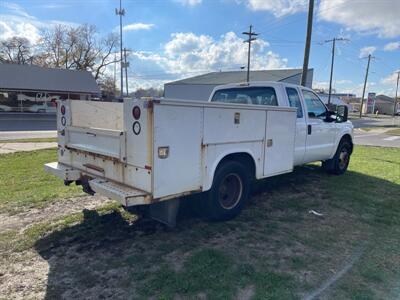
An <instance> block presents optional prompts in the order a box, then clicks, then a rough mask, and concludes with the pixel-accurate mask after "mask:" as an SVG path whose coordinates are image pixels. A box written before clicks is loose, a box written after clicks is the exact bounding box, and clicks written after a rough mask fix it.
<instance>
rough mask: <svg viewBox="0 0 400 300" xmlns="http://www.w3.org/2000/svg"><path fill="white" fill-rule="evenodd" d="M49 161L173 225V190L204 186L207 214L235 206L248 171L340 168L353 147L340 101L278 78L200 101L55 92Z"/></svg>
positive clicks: (67, 178)
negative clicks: (333, 107)
mask: <svg viewBox="0 0 400 300" xmlns="http://www.w3.org/2000/svg"><path fill="white" fill-rule="evenodd" d="M57 110H58V111H57V129H58V162H53V163H48V164H46V165H45V169H46V171H48V172H50V173H53V174H55V175H57V176H59V177H60V178H62V179H63V180H64V182H65V184H67V185H68V184H70V183H72V182H76V184H81V185H82V186H83V190H84V191H85V192H87V193H89V194H94V193H99V194H102V195H105V196H107V197H109V198H112V199H116V200H119V201H120V202H121V204H122V205H123V206H125V207H130V206H139V205H150V207H149V208H150V214H151V216H152V217H153V218H155V219H158V220H160V221H162V222H165V223H168V224H170V225H174V222H175V217H176V211H177V208H178V206H179V201H180V200H179V198H180V197H181V196H185V195H189V194H193V193H200V192H205V194H204V197H202V199H201V201H203V203H202V204H203V205H202V207H203V209H204V210H205V211H207V214H208V216H210V217H211V218H212V219H218V220H226V219H229V218H232V217H234V216H236V215H237V214H238V213H239V212H240V211H241V209H242V208H243V205H244V203H245V202H246V199H247V198H248V196H249V190H250V183H251V181H252V180H253V179H261V178H265V177H270V176H275V175H279V174H283V173H288V172H291V171H292V170H293V167H294V166H297V165H302V164H305V163H308V162H314V161H322V166H323V167H324V168H325V169H326V170H327V171H328V172H330V173H334V174H342V173H343V172H345V171H346V169H347V166H348V164H349V159H350V155H351V153H352V150H353V142H352V139H353V126H352V124H351V122H349V121H347V107H338V109H337V112H336V113H334V112H331V111H329V110H328V109H327V108H326V107H325V105H324V104H323V103H322V101H321V100H320V99H319V98H318V96H317V95H316V94H315V93H314V92H313V91H312V90H311V89H308V88H305V87H301V86H297V85H291V84H286V83H282V82H255V83H242V84H230V85H224V86H219V87H217V88H215V90H214V91H213V93H212V95H211V97H210V99H209V101H208V102H199V101H182V100H173V99H162V98H161V99H156V98H142V99H124V101H123V103H111V102H91V101H78V100H59V101H58V106H57Z"/></svg>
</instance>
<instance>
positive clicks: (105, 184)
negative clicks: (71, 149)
mask: <svg viewBox="0 0 400 300" xmlns="http://www.w3.org/2000/svg"><path fill="white" fill-rule="evenodd" d="M44 169H45V171H46V172H48V173H51V174H53V175H55V176H57V177H59V178H61V179H63V180H65V181H76V180H80V179H81V178H82V177H83V176H85V177H89V181H88V183H89V186H90V188H91V189H92V190H93V191H94V192H96V193H99V194H101V195H103V196H106V197H108V198H111V199H114V200H118V201H119V202H120V203H121V204H122V205H123V206H126V207H128V206H135V205H144V204H151V202H152V197H151V195H150V194H149V193H146V192H144V191H141V190H138V189H135V188H132V187H130V186H127V185H124V184H120V183H116V182H113V181H109V180H107V179H103V178H93V175H90V174H85V173H84V172H82V171H80V170H78V169H74V168H72V167H69V166H66V165H64V164H61V163H58V162H52V163H48V164H45V165H44Z"/></svg>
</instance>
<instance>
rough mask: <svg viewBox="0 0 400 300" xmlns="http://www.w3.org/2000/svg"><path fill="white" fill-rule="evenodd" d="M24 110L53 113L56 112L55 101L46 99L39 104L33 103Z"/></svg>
mask: <svg viewBox="0 0 400 300" xmlns="http://www.w3.org/2000/svg"><path fill="white" fill-rule="evenodd" d="M26 111H28V112H34V113H55V112H57V108H56V102H54V101H53V102H51V101H47V102H43V103H41V104H34V105H32V106H29V107H27V108H26Z"/></svg>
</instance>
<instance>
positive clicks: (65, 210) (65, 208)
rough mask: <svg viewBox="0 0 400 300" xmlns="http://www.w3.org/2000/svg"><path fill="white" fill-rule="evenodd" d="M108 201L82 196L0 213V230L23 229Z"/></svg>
mask: <svg viewBox="0 0 400 300" xmlns="http://www.w3.org/2000/svg"><path fill="white" fill-rule="evenodd" d="M109 202H111V201H110V200H108V199H107V198H106V197H102V196H84V197H76V198H70V199H65V200H62V201H55V202H52V203H50V204H49V205H48V206H46V207H44V208H31V209H29V210H25V211H23V212H21V213H17V214H8V213H0V232H4V231H6V230H18V231H23V230H24V229H26V227H27V226H29V225H31V224H34V223H38V222H43V221H51V220H54V219H58V218H60V217H62V216H67V215H70V214H73V213H77V212H80V211H82V210H83V209H95V208H96V207H98V206H100V205H102V204H106V203H109Z"/></svg>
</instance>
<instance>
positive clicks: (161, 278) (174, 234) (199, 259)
mask: <svg viewBox="0 0 400 300" xmlns="http://www.w3.org/2000/svg"><path fill="white" fill-rule="evenodd" d="M254 191H255V192H254V195H253V198H252V201H250V203H249V205H248V207H247V208H246V209H245V210H244V211H243V213H242V214H241V216H239V217H237V218H236V219H234V220H232V221H229V222H225V223H208V222H205V221H202V220H199V219H198V218H197V217H196V216H195V215H194V214H193V213H192V212H191V210H190V207H191V201H198V200H199V199H196V198H192V199H188V200H186V199H185V202H186V203H185V204H186V205H184V213H183V214H182V217H181V220H180V222H179V223H178V226H177V228H175V229H167V228H165V227H164V226H162V225H160V224H158V223H157V222H154V221H151V220H147V219H139V220H138V221H136V222H134V223H131V222H129V221H127V220H126V218H125V217H124V216H123V215H121V213H120V211H118V210H113V211H111V212H107V213H104V214H99V213H98V212H97V211H95V210H85V211H84V219H83V221H82V222H80V223H78V224H76V225H72V226H70V227H67V228H65V229H62V230H59V231H55V232H53V233H51V234H49V235H47V236H45V237H43V238H41V239H40V240H38V241H37V242H36V244H35V249H36V250H37V251H38V253H39V254H40V255H41V256H42V257H43V258H44V259H45V260H47V261H48V263H49V273H48V283H47V292H46V298H47V299H54V298H56V299H58V298H73V297H77V298H134V299H135V298H138V299H139V298H147V297H150V296H156V297H157V298H163V297H164V298H168V299H170V298H173V297H174V296H175V295H177V294H178V295H184V296H189V297H199V298H201V297H203V296H204V295H206V296H208V297H211V298H213V299H221V298H224V299H228V298H232V297H235V296H237V294H238V293H239V292H240V290H241V289H243V290H244V291H247V293H248V294H249V295H250V296H254V297H255V298H258V299H282V298H285V299H292V298H293V299H296V298H298V297H299V295H304V294H305V293H307V292H310V291H311V290H313V289H315V288H317V286H310V282H301V281H299V280H298V278H297V277H296V276H294V275H293V274H294V273H296V274H297V273H299V274H303V273H304V272H308V271H309V269H308V265H309V264H308V262H306V261H303V260H302V259H303V258H302V257H297V258H298V259H292V258H291V257H290V255H289V257H288V254H287V253H289V254H290V253H295V252H296V251H297V249H295V248H294V247H295V244H294V243H293V240H294V239H295V237H296V234H298V235H299V236H300V235H301V232H296V230H297V231H301V230H302V228H304V224H303V223H304V222H308V219H307V218H309V214H308V210H309V209H310V207H311V208H316V209H318V208H319V207H321V205H325V206H324V207H325V208H326V207H327V206H326V205H328V206H330V205H333V206H334V207H335V208H338V209H341V210H346V211H350V212H351V213H352V214H354V215H355V216H356V217H357V218H360V220H361V221H362V222H365V223H366V224H375V225H377V226H379V225H382V226H387V225H399V222H400V205H399V203H398V201H397V200H396V199H395V198H394V197H392V196H393V195H394V193H395V192H396V191H397V192H398V191H399V185H396V184H394V183H391V182H389V181H386V180H382V179H378V178H375V177H371V176H367V175H363V174H360V173H357V172H348V173H346V174H345V175H343V176H339V177H338V176H328V175H325V174H324V173H323V172H322V171H321V170H320V169H319V168H318V167H316V166H307V167H301V168H297V169H296V170H295V172H293V173H292V174H286V175H282V176H279V177H275V178H270V179H268V180H263V181H261V182H258V183H256V184H255V187H254ZM253 200H254V201H253ZM185 207H186V208H185ZM188 207H189V208H188ZM277 211H279V212H280V213H281V215H283V217H280V218H275V217H274V216H275V215H274V214H275V213H276V212H277ZM289 212H290V213H289ZM288 222H292V223H295V224H293V232H291V233H290V235H288V236H285V234H286V231H281V230H280V228H281V227H283V226H286V227H287V226H288ZM310 222H311V221H310ZM312 222H314V223H312V226H318V225H313V224H318V223H315V222H318V220H317V221H315V220H312ZM343 222H345V221H343ZM290 226H292V225H290ZM320 230H323V227H321V228H320ZM311 234H312V232H311ZM282 236H283V238H286V239H287V240H286V241H283V242H282V243H280V244H277V245H276V246H274V247H276V248H271V247H272V246H271V243H272V242H274V240H277V239H278V238H279V239H282ZM335 238H336V237H335V235H332V236H330V239H329V240H327V242H326V243H327V245H325V246H326V249H328V248H329V247H331V248H332V247H334V245H335V244H334V243H336V241H335ZM338 238H339V237H338ZM308 239H310V237H308ZM316 239H319V237H316ZM295 242H296V243H300V244H301V243H304V244H305V243H306V242H305V241H302V240H300V239H299V240H296V241H295ZM263 243H264V244H263ZM325 246H324V247H325ZM257 247H259V248H261V249H258V248H257ZM268 247H269V248H268ZM282 247H285V252H283V251H282V253H281V252H280V251H279V249H281V248H282ZM296 247H297V246H296ZM307 247H309V248H307ZM310 247H313V246H312V245H311V246H310V245H304V246H303V248H304V249H305V250H304V251H305V254H306V255H307V256H313V255H314V256H315V254H313V255H308V253H307V251H308V250H307V249H311V248H310ZM324 247H320V248H317V249H318V251H323V250H321V249H325V248H324ZM267 248H268V249H267ZM267 250H268V251H267ZM271 252H272V254H271ZM322 257H323V260H326V259H327V256H326V255H322ZM277 261H278V262H279V261H283V263H281V264H285V263H286V262H287V261H292V264H295V268H294V267H293V266H292V267H293V269H287V268H286V267H285V268H283V270H285V271H286V272H281V271H276V270H274V268H273V267H272V268H271V266H279V263H277ZM277 269H279V268H277ZM325 276H326V274H325ZM321 280H325V279H324V278H323V277H322V279H321V278H319V280H317V281H316V282H318V283H321ZM314 283H315V282H311V285H312V284H314Z"/></svg>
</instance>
